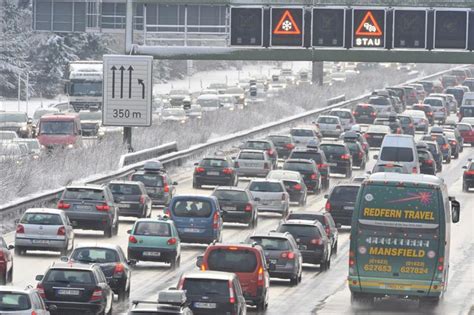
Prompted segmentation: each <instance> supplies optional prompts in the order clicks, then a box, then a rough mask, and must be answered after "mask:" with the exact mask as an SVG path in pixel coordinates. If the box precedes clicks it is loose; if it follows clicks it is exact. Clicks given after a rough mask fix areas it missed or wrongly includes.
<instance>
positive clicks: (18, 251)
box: [15, 246, 25, 256]
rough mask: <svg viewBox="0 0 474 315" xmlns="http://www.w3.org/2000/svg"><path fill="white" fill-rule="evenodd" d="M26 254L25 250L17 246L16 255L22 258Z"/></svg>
mask: <svg viewBox="0 0 474 315" xmlns="http://www.w3.org/2000/svg"><path fill="white" fill-rule="evenodd" d="M24 253H25V250H24V249H23V248H21V247H20V246H15V255H17V256H21V255H23V254H24Z"/></svg>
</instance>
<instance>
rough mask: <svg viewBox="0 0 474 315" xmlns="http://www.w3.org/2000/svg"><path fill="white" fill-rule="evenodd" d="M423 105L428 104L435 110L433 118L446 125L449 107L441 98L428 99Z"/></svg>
mask: <svg viewBox="0 0 474 315" xmlns="http://www.w3.org/2000/svg"><path fill="white" fill-rule="evenodd" d="M423 104H428V105H430V106H431V108H432V109H433V118H434V119H435V120H437V121H441V122H442V123H444V122H445V121H446V118H448V110H447V108H448V106H447V105H446V102H445V101H444V99H443V98H441V97H431V96H430V97H427V98H425V100H424V101H423Z"/></svg>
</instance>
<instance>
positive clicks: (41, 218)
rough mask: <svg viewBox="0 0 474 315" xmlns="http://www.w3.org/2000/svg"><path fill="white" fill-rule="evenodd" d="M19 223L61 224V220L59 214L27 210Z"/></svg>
mask: <svg viewBox="0 0 474 315" xmlns="http://www.w3.org/2000/svg"><path fill="white" fill-rule="evenodd" d="M20 223H22V224H37V225H63V220H62V219H61V216H60V215H59V214H51V213H41V212H38V213H34V212H29V213H25V215H24V216H23V217H22V218H21V220H20Z"/></svg>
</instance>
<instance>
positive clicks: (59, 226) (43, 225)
mask: <svg viewBox="0 0 474 315" xmlns="http://www.w3.org/2000/svg"><path fill="white" fill-rule="evenodd" d="M73 247H74V230H73V228H72V226H71V223H69V219H68V218H67V216H66V214H65V213H64V211H62V210H58V209H47V208H31V209H28V210H26V211H25V213H24V214H23V216H22V217H21V219H20V220H19V222H18V224H17V226H16V232H15V254H16V255H22V254H24V253H25V252H26V251H27V250H47V251H49V250H50V251H58V252H61V255H67V254H68V252H69V251H70V250H72V249H73Z"/></svg>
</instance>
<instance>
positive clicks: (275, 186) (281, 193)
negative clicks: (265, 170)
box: [248, 179, 290, 216]
mask: <svg viewBox="0 0 474 315" xmlns="http://www.w3.org/2000/svg"><path fill="white" fill-rule="evenodd" d="M248 190H249V191H250V193H251V194H252V196H253V199H254V201H255V202H256V203H257V209H258V212H276V213H279V214H281V215H282V216H285V215H286V214H287V213H288V210H289V203H290V196H289V194H288V192H287V191H286V189H285V185H284V183H283V181H281V180H279V179H257V180H253V181H251V182H250V183H249V185H248Z"/></svg>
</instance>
